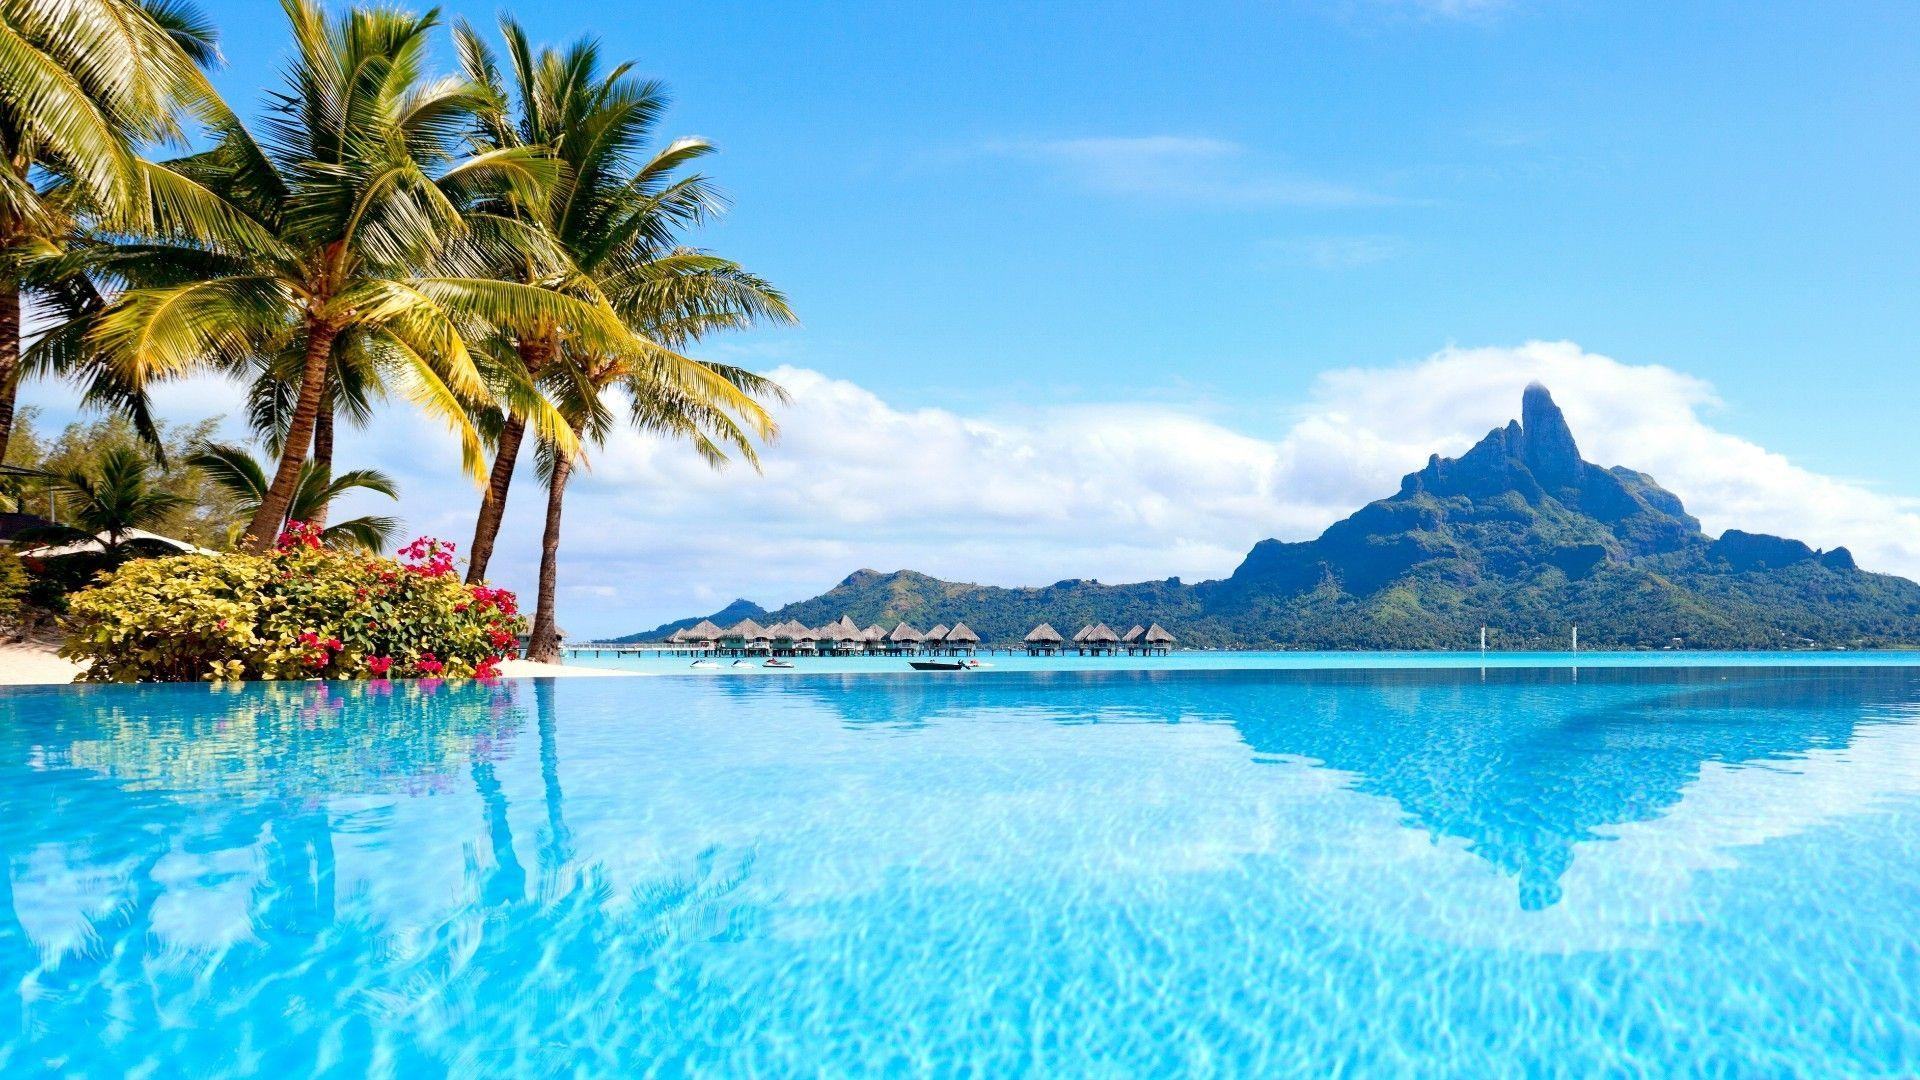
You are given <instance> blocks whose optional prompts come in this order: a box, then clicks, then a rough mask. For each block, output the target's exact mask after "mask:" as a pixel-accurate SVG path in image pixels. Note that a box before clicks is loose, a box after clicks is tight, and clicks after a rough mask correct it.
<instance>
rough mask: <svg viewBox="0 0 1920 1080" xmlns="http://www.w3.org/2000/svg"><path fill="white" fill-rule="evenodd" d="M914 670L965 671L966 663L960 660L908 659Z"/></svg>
mask: <svg viewBox="0 0 1920 1080" xmlns="http://www.w3.org/2000/svg"><path fill="white" fill-rule="evenodd" d="M907 663H908V664H911V665H912V666H913V670H915V671H965V670H967V665H966V664H965V663H964V662H963V661H960V660H909V661H907Z"/></svg>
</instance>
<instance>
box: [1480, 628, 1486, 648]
mask: <svg viewBox="0 0 1920 1080" xmlns="http://www.w3.org/2000/svg"><path fill="white" fill-rule="evenodd" d="M1480 651H1481V652H1483V653H1484V652H1486V651H1487V628H1486V627H1484V626H1483V627H1481V628H1480Z"/></svg>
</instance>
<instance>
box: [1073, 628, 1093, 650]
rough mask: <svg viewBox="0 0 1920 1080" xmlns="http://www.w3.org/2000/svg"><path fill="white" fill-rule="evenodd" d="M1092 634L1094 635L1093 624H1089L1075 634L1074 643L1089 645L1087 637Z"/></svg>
mask: <svg viewBox="0 0 1920 1080" xmlns="http://www.w3.org/2000/svg"><path fill="white" fill-rule="evenodd" d="M1091 633H1093V624H1092V623H1088V624H1087V625H1085V626H1083V627H1081V628H1080V629H1078V630H1075V631H1074V632H1073V643H1074V644H1075V645H1085V644H1086V643H1087V635H1088V634H1091Z"/></svg>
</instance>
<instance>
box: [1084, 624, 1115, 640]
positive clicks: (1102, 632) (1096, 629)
mask: <svg viewBox="0 0 1920 1080" xmlns="http://www.w3.org/2000/svg"><path fill="white" fill-rule="evenodd" d="M1080 640H1081V641H1082V642H1083V643H1085V644H1087V645H1118V644H1120V635H1119V634H1116V633H1114V632H1113V628H1112V627H1110V626H1108V625H1107V624H1106V623H1099V624H1097V625H1095V626H1093V627H1092V628H1091V629H1089V630H1088V631H1087V636H1086V637H1084V638H1081V639H1080Z"/></svg>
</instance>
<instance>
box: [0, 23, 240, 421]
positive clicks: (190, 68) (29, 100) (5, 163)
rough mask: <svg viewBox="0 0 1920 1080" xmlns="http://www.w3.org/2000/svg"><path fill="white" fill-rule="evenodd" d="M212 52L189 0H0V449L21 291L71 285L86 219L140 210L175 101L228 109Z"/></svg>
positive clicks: (170, 128) (13, 380)
mask: <svg viewBox="0 0 1920 1080" xmlns="http://www.w3.org/2000/svg"><path fill="white" fill-rule="evenodd" d="M216 58H217V52H216V50H215V48H214V34H213V30H212V28H211V26H210V25H209V24H207V23H206V22H205V21H204V20H203V19H202V18H201V17H200V15H199V13H198V12H197V11H196V10H195V9H194V8H193V7H192V6H191V5H190V4H188V3H186V2H185V0H63V2H60V3H49V2H47V0H0V459H4V458H5V457H6V451H7V442H8V440H9V439H10V438H11V437H12V434H13V412H14V403H15V400H16V398H17V396H18V392H19V386H20V379H21V376H22V374H23V370H22V367H21V353H20V345H21V342H20V334H21V326H20V314H21V294H22V292H23V291H25V292H28V293H36V294H44V293H48V292H59V291H61V290H63V289H65V288H67V287H68V282H69V279H71V278H72V276H73V274H74V267H73V266H72V265H71V262H70V255H71V252H72V249H73V248H74V246H75V243H76V240H77V239H78V236H79V232H80V227H81V226H80V222H81V220H82V219H92V220H94V221H98V222H103V223H105V224H106V225H108V226H109V227H113V228H126V227H129V226H136V225H138V224H139V223H141V222H143V221H144V220H145V211H147V210H149V209H151V208H152V205H153V204H152V202H150V197H151V196H153V195H154V194H155V192H154V191H152V190H150V187H149V185H150V184H152V183H153V181H151V179H150V166H148V165H147V163H146V162H144V161H142V160H141V159H140V157H139V151H140V149H141V147H142V146H143V144H147V143H153V142H165V141H171V140H177V139H178V138H179V137H180V135H181V132H180V129H179V127H178V124H177V120H176V113H177V112H178V111H179V110H180V109H181V108H182V107H186V108H191V109H193V110H194V111H195V112H197V113H199V114H200V115H201V116H202V117H211V116H213V115H216V114H218V113H219V112H220V111H221V110H222V108H223V107H222V106H221V105H220V104H219V99H218V97H217V96H216V95H215V94H214V92H213V89H212V87H211V86H210V85H209V84H208V83H207V81H206V78H205V76H204V74H203V73H202V72H201V71H200V70H199V67H198V65H199V64H203V63H210V62H212V61H213V60H215V59H216ZM165 186H166V182H165V180H164V178H163V179H162V180H160V181H159V187H161V188H164V187H165ZM160 201H161V202H165V201H166V200H165V196H164V194H161V195H160Z"/></svg>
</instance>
